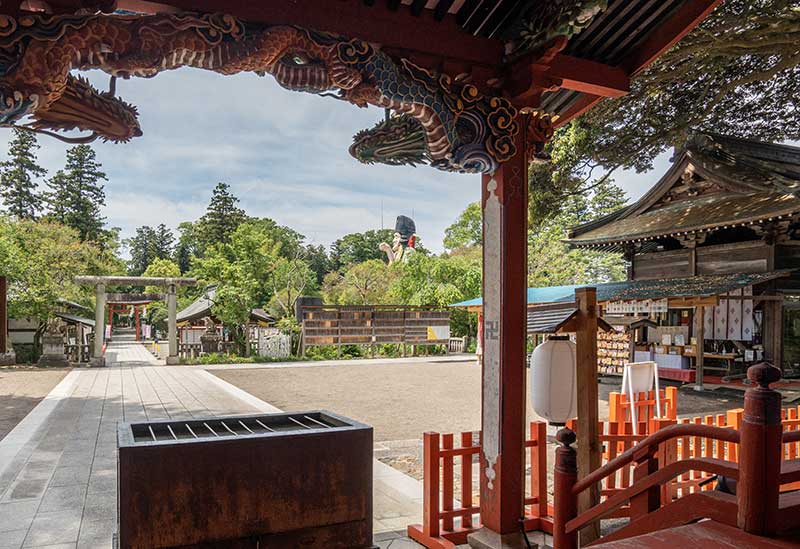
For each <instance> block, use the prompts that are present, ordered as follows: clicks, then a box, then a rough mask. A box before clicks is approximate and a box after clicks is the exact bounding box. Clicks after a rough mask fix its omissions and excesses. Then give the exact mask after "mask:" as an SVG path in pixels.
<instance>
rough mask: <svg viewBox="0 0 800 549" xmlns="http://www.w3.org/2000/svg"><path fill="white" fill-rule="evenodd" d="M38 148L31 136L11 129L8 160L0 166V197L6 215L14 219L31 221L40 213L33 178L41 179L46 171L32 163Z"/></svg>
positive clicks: (19, 130)
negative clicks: (12, 133) (6, 211)
mask: <svg viewBox="0 0 800 549" xmlns="http://www.w3.org/2000/svg"><path fill="white" fill-rule="evenodd" d="M38 148H39V144H38V143H37V142H36V136H35V135H34V134H33V132H29V131H26V130H23V129H19V128H14V139H12V140H11V143H9V148H8V156H9V158H8V160H6V161H5V162H0V197H2V199H3V203H4V204H5V206H6V209H7V210H8V213H9V214H11V215H12V216H14V217H17V218H18V219H35V218H36V215H37V213H38V212H39V211H40V210H41V209H42V197H41V196H40V195H39V193H38V192H37V186H38V185H37V183H36V181H35V179H34V178H36V177H43V176H44V175H45V174H46V173H47V170H45V169H44V168H42V167H41V166H39V165H38V164H37V163H36V150H37V149H38Z"/></svg>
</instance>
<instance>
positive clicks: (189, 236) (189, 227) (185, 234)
mask: <svg viewBox="0 0 800 549" xmlns="http://www.w3.org/2000/svg"><path fill="white" fill-rule="evenodd" d="M178 232H179V233H180V236H178V244H177V246H176V247H175V262H176V263H177V264H178V267H180V269H181V273H188V272H189V269H191V268H192V258H193V257H201V256H202V244H201V243H200V239H199V238H198V234H197V233H198V231H197V223H192V222H191V221H184V222H183V223H181V224H179V225H178Z"/></svg>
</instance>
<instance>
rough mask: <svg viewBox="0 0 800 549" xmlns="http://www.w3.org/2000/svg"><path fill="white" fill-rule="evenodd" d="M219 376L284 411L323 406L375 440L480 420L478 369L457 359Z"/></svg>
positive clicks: (473, 426) (472, 425)
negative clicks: (367, 428) (363, 426)
mask: <svg viewBox="0 0 800 549" xmlns="http://www.w3.org/2000/svg"><path fill="white" fill-rule="evenodd" d="M211 373H213V374H214V375H217V376H219V377H220V378H222V379H224V380H225V381H227V382H229V383H232V384H233V385H236V386H237V387H239V388H241V389H244V390H245V391H247V392H248V393H250V394H252V395H254V396H256V397H258V398H260V399H261V400H264V401H266V402H269V403H270V404H273V405H274V406H277V407H278V408H280V409H282V410H286V411H293V410H311V409H317V408H323V409H327V410H330V411H332V412H336V413H338V414H342V415H344V416H347V417H351V418H353V419H355V420H358V421H361V422H364V423H367V424H369V425H372V426H373V427H374V428H375V441H376V442H377V441H386V440H407V439H421V438H422V433H423V432H425V431H441V432H454V431H469V430H478V429H480V425H481V418H480V404H481V386H480V369H479V368H478V366H477V365H476V363H475V361H474V360H469V361H465V362H416V363H406V362H402V361H395V362H391V361H387V362H385V363H380V364H348V363H339V364H337V365H335V366H311V367H302V368H297V367H291V366H289V367H286V368H265V369H241V370H239V369H235V370H234V369H229V370H218V371H212V372H211Z"/></svg>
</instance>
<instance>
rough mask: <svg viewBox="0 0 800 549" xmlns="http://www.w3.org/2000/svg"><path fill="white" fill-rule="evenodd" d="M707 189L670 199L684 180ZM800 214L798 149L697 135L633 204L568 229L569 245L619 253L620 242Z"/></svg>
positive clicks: (702, 230)
mask: <svg viewBox="0 0 800 549" xmlns="http://www.w3.org/2000/svg"><path fill="white" fill-rule="evenodd" d="M687 176H688V177H690V179H691V178H697V180H699V181H702V182H703V183H705V184H707V188H706V189H705V190H704V191H702V192H698V193H697V194H696V195H691V194H686V193H685V194H684V195H679V197H678V198H675V199H673V197H674V195H672V194H671V192H672V191H677V190H678V189H680V188H682V187H683V188H686V185H685V182H684V181H683V178H684V177H687ZM796 213H800V148H798V147H791V146H788V145H776V144H771V143H762V142H758V141H752V140H746V139H737V138H732V137H725V136H719V135H714V134H702V133H699V134H696V135H695V136H694V137H693V138H692V139H690V140H689V141H688V142H687V144H686V146H685V147H684V149H683V150H682V151H681V152H680V153H679V154H678V155H677V157H676V159H675V161H674V162H673V165H672V166H671V167H670V169H669V170H668V171H667V173H666V174H664V176H663V177H662V178H661V179H660V180H659V182H658V183H656V185H655V186H653V188H652V189H650V190H649V191H648V192H647V193H645V194H644V196H642V197H641V198H640V199H639V200H638V201H637V202H636V203H634V204H631V205H630V206H627V207H625V208H621V209H620V210H617V211H616V212H614V213H612V214H610V215H608V216H605V217H603V218H600V219H597V220H595V221H592V222H590V223H585V224H583V225H579V226H577V227H573V228H571V229H570V230H569V233H568V238H567V240H566V241H567V242H568V243H569V244H571V245H573V246H595V247H603V248H605V249H609V250H619V249H620V248H619V244H621V243H623V242H631V241H641V240H652V239H656V238H659V237H667V236H678V235H682V234H686V233H694V232H706V231H711V230H714V229H717V228H727V227H733V226H741V225H745V226H746V225H754V224H757V223H759V222H763V221H769V220H772V219H775V218H782V217H786V216H791V215H793V214H796Z"/></svg>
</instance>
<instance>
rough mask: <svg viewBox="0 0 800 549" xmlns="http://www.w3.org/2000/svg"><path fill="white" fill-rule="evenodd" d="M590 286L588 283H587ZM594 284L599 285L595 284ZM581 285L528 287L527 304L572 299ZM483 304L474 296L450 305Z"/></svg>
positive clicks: (472, 305) (470, 305)
mask: <svg viewBox="0 0 800 549" xmlns="http://www.w3.org/2000/svg"><path fill="white" fill-rule="evenodd" d="M589 286H590V285H589ZM595 286H600V284H596V285H595ZM580 287H581V286H548V287H546V288H528V305H533V304H536V303H556V302H559V301H574V300H575V288H580ZM482 305H483V298H482V297H476V298H475V299H469V300H467V301H462V302H460V303H454V304H453V305H450V306H451V307H480V306H482Z"/></svg>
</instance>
